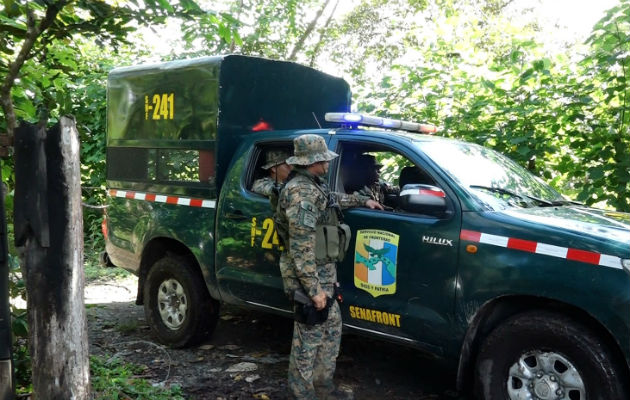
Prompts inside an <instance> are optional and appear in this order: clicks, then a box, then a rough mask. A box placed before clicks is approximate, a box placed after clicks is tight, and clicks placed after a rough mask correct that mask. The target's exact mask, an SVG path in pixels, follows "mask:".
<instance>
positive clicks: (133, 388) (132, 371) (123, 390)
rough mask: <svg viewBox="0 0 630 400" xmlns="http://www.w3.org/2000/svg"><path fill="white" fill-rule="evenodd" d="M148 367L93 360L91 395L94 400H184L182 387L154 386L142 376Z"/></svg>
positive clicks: (91, 364)
mask: <svg viewBox="0 0 630 400" xmlns="http://www.w3.org/2000/svg"><path fill="white" fill-rule="evenodd" d="M145 369H146V367H144V366H140V365H135V364H128V363H124V362H122V361H121V360H119V359H116V358H113V359H105V358H103V357H98V356H91V357H90V372H91V374H92V395H93V396H94V398H95V399H101V400H119V399H138V400H140V399H147V400H149V399H150V400H184V395H183V393H182V389H181V387H179V386H178V385H173V386H170V387H161V386H159V385H157V386H154V385H153V384H151V383H150V382H149V381H147V380H146V379H142V378H141V377H139V375H142V374H143V373H144V372H145Z"/></svg>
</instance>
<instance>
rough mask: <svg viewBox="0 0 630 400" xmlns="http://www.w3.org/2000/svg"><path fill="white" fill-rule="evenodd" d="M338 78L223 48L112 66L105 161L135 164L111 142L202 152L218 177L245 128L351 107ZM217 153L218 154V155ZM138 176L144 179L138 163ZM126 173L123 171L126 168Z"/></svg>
mask: <svg viewBox="0 0 630 400" xmlns="http://www.w3.org/2000/svg"><path fill="white" fill-rule="evenodd" d="M350 98H351V95H350V88H349V86H348V84H347V83H346V82H345V81H344V80H343V79H340V78H336V77H333V76H330V75H327V74H325V73H322V72H319V71H316V70H314V69H312V68H309V67H305V66H302V65H299V64H296V63H292V62H284V61H273V60H267V59H262V58H257V57H247V56H239V55H228V56H219V57H203V58H196V59H191V60H181V61H171V62H164V63H159V64H151V65H140V66H134V67H123V68H117V69H114V70H113V71H112V72H111V73H110V74H109V78H108V84H107V146H108V148H109V149H110V151H108V163H107V164H108V168H113V169H114V170H113V171H110V172H113V174H110V173H108V177H109V176H112V175H113V177H116V176H117V175H119V174H118V173H117V172H118V171H116V169H123V168H124V169H125V170H127V171H128V170H129V169H130V168H131V169H138V168H136V167H137V165H127V164H128V163H133V162H134V161H135V162H136V163H139V164H143V165H146V161H145V160H144V157H143V156H142V155H139V156H135V155H132V154H130V153H129V152H128V151H124V150H122V151H121V150H120V149H118V150H116V148H144V149H149V148H165V147H167V148H173V149H182V148H187V149H197V150H202V151H204V155H203V157H200V163H207V164H216V171H215V170H214V167H215V166H214V165H213V166H212V167H210V168H211V169H212V171H211V173H212V174H214V173H215V172H216V176H215V177H214V178H215V179H216V180H215V182H216V184H217V185H219V187H220V184H221V181H222V179H223V176H224V175H225V169H226V168H227V165H228V164H229V162H230V159H231V157H232V155H233V154H234V150H235V147H236V145H237V144H238V143H239V142H240V138H241V137H242V135H246V134H248V133H251V132H252V131H255V130H262V129H273V130H284V129H308V128H318V127H319V126H320V125H321V126H322V127H327V126H332V125H327V123H326V122H325V121H324V114H325V113H326V112H332V111H338V112H344V111H349V109H350ZM215 160H216V161H215ZM140 169H141V170H142V171H140V172H139V174H138V176H137V179H139V180H143V179H146V177H145V174H144V173H143V172H144V171H143V170H144V168H140ZM125 175H126V174H125Z"/></svg>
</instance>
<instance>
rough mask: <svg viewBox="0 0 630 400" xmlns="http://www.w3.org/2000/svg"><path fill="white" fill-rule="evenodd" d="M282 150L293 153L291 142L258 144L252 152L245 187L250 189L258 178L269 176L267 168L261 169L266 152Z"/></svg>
mask: <svg viewBox="0 0 630 400" xmlns="http://www.w3.org/2000/svg"><path fill="white" fill-rule="evenodd" d="M277 150H280V151H284V152H285V153H286V154H289V155H291V154H293V142H288V143H271V144H264V145H260V146H258V147H257V148H256V150H255V151H254V152H253V156H252V159H251V160H250V166H251V168H250V169H249V172H248V175H247V185H246V187H247V188H248V189H249V190H251V188H252V185H253V184H254V182H255V181H256V180H258V179H261V178H265V177H267V176H270V171H269V169H263V166H264V165H265V164H266V163H267V159H268V153H269V152H270V151H277Z"/></svg>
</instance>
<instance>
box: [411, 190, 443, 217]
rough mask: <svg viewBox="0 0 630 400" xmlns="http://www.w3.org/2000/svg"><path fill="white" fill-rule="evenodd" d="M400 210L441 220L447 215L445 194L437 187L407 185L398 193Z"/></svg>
mask: <svg viewBox="0 0 630 400" xmlns="http://www.w3.org/2000/svg"><path fill="white" fill-rule="evenodd" d="M400 208H401V209H402V210H404V211H409V212H413V213H418V214H425V215H431V216H434V217H438V218H443V217H445V216H446V214H447V208H448V207H447V203H446V193H444V191H443V190H442V189H440V188H439V187H437V186H432V185H423V184H409V185H405V186H403V187H402V190H401V191H400Z"/></svg>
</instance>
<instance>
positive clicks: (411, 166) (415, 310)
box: [331, 135, 461, 353]
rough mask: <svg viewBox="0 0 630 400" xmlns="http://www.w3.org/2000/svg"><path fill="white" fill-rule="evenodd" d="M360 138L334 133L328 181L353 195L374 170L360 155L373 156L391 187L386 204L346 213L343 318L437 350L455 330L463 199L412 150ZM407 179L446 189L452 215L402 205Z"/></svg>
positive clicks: (340, 269)
mask: <svg viewBox="0 0 630 400" xmlns="http://www.w3.org/2000/svg"><path fill="white" fill-rule="evenodd" d="M362 140H364V141H363V142H361V141H357V138H356V137H355V138H352V139H348V140H344V139H343V137H341V136H340V135H339V136H338V137H337V138H335V139H333V142H332V143H331V148H332V149H333V150H334V151H336V152H338V153H339V154H340V157H339V160H338V161H337V163H336V165H334V166H331V170H332V171H334V172H333V173H334V176H331V179H333V180H334V184H331V186H332V187H334V188H335V190H337V191H345V192H348V193H351V192H353V191H355V190H360V189H359V188H360V187H362V186H364V185H368V186H369V184H370V182H364V181H362V179H369V178H367V177H369V176H370V175H371V174H370V171H368V170H367V169H366V167H365V166H364V165H358V164H357V160H359V159H361V158H365V157H364V156H366V155H367V156H368V157H370V156H372V157H371V158H373V159H375V160H376V164H377V165H376V168H377V169H380V179H381V183H380V186H381V187H383V189H382V190H384V191H387V192H388V193H385V204H386V206H388V208H387V209H386V211H381V210H370V209H367V208H363V207H362V208H352V209H347V210H346V211H345V212H344V214H345V221H346V223H347V224H349V225H350V227H351V229H352V234H353V238H352V241H351V243H350V249H349V251H348V253H347V255H346V257H345V259H344V261H343V262H341V263H340V264H339V265H338V274H339V280H340V282H341V285H342V289H343V291H344V298H345V301H344V303H343V304H342V305H341V308H342V315H343V320H344V323H345V324H346V326H349V327H352V328H355V329H358V330H362V331H368V333H373V334H376V335H379V336H388V337H392V338H397V339H401V340H403V341H407V342H411V343H413V344H415V345H417V346H419V347H426V348H427V350H429V351H431V352H433V353H436V352H437V353H440V351H441V348H442V347H443V346H444V340H445V338H448V337H450V336H451V335H449V334H448V333H449V330H450V329H452V321H453V316H454V314H453V312H454V300H455V287H456V275H457V249H458V241H459V230H460V224H461V217H460V215H461V213H460V209H459V204H458V202H457V201H456V198H455V197H454V194H453V193H452V192H450V190H449V189H448V187H446V186H445V185H443V184H442V182H441V180H440V179H439V178H438V177H437V176H436V175H435V174H433V173H432V172H431V171H430V170H429V169H428V168H427V166H426V165H425V164H424V163H423V160H422V159H421V157H419V156H418V155H417V154H416V153H414V152H413V151H412V149H407V150H405V149H404V148H403V147H399V148H396V147H394V146H393V145H391V144H386V143H382V142H381V143H379V142H376V141H373V142H370V141H369V139H363V138H362ZM357 168H358V170H357ZM357 181H358V182H357ZM386 181H389V182H386ZM331 183H332V181H331ZM386 183H388V184H389V188H387V187H386V185H385V184H386ZM406 183H420V184H429V185H433V186H435V187H437V188H439V189H441V190H443V193H444V196H445V197H446V200H447V204H448V215H447V216H441V217H436V216H432V215H424V214H420V213H417V212H415V213H414V212H408V211H405V210H403V209H402V208H401V205H400V204H398V200H399V196H398V195H397V194H396V192H397V190H398V189H399V184H403V185H404V184H406ZM436 192H439V190H438V191H436Z"/></svg>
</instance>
